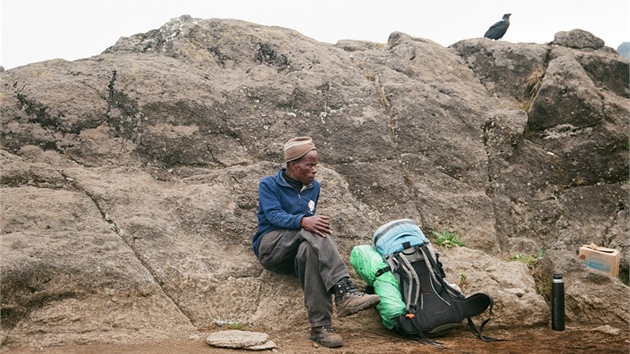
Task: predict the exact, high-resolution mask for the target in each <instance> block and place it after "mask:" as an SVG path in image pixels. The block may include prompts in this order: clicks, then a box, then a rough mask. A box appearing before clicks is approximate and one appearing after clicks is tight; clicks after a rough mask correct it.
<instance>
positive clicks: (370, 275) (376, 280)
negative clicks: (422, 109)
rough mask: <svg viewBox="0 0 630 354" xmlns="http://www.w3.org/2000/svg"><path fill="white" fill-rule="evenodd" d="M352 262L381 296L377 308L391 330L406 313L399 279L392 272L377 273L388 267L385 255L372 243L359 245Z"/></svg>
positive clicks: (351, 255)
mask: <svg viewBox="0 0 630 354" xmlns="http://www.w3.org/2000/svg"><path fill="white" fill-rule="evenodd" d="M350 264H352V267H354V270H355V271H356V272H357V274H358V275H359V276H360V277H361V279H363V281H365V283H366V284H367V285H368V286H371V287H372V288H374V292H375V293H376V294H377V295H378V296H380V298H381V303H380V304H378V305H377V306H376V309H377V310H378V312H379V313H380V315H381V319H382V320H383V325H384V326H385V327H386V328H387V329H390V330H391V329H392V328H394V326H395V325H396V322H397V321H398V316H401V315H404V314H405V310H406V307H405V302H404V301H403V300H402V296H401V294H400V289H399V288H398V281H397V280H396V278H395V277H394V275H393V274H392V272H388V271H386V272H380V273H382V274H380V275H378V276H377V275H376V274H377V273H379V270H382V269H384V268H387V267H388V266H387V263H386V262H385V260H383V256H381V255H380V254H378V252H376V250H375V249H374V248H373V247H372V246H370V245H359V246H355V247H354V248H353V249H352V251H351V252H350Z"/></svg>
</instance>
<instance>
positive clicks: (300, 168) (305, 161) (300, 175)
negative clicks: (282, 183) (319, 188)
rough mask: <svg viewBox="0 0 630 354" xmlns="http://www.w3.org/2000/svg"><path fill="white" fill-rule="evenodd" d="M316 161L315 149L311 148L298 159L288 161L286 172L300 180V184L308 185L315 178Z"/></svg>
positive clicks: (317, 160)
mask: <svg viewBox="0 0 630 354" xmlns="http://www.w3.org/2000/svg"><path fill="white" fill-rule="evenodd" d="M318 163H319V156H318V155H317V150H312V151H309V152H308V153H307V154H306V155H304V156H302V158H300V159H299V160H297V161H294V162H291V163H289V170H288V171H287V172H288V174H289V176H290V177H291V178H294V179H297V180H298V181H300V182H302V184H305V185H309V184H311V182H313V180H314V179H315V174H317V164H318Z"/></svg>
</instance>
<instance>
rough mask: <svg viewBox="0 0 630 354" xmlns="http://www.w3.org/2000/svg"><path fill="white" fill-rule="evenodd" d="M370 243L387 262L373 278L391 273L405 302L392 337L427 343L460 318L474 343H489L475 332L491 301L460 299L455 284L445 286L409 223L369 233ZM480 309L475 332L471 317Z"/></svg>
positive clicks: (435, 256) (433, 258) (419, 235)
mask: <svg viewBox="0 0 630 354" xmlns="http://www.w3.org/2000/svg"><path fill="white" fill-rule="evenodd" d="M373 242H374V247H375V249H376V251H377V252H378V253H379V254H380V255H381V256H382V257H383V258H384V260H385V261H386V263H387V267H385V268H383V269H380V270H379V271H378V272H377V273H376V276H377V277H378V276H380V275H382V274H384V273H385V272H392V273H393V274H394V276H395V277H396V279H397V280H398V285H399V289H400V293H401V296H402V299H403V301H404V303H405V307H406V308H405V314H401V315H399V316H398V318H397V320H396V323H395V325H394V328H393V329H394V330H395V331H396V332H398V333H400V334H402V335H406V336H412V337H416V338H417V339H420V340H421V341H429V342H430V340H428V339H427V337H436V336H440V335H443V334H445V333H447V332H449V331H450V330H451V329H453V328H454V327H456V326H459V325H460V324H461V322H462V321H463V320H464V319H466V320H467V321H468V326H469V327H470V330H471V331H472V332H473V333H474V334H475V335H476V336H477V337H478V338H479V339H481V340H484V341H491V340H494V339H493V338H489V337H485V336H483V335H482V333H481V332H482V331H483V328H484V327H485V325H486V324H487V323H488V321H489V320H490V317H491V316H492V307H493V300H492V298H491V297H490V296H488V295H486V294H483V293H477V294H474V295H471V296H469V297H466V296H464V294H463V293H462V292H461V290H460V289H459V287H458V286H457V285H455V284H451V283H448V282H447V281H446V280H445V279H444V278H445V277H446V275H445V274H444V270H443V268H442V263H440V261H439V256H440V255H439V253H436V252H435V251H434V250H433V248H432V247H431V244H430V242H429V240H428V239H427V238H426V237H425V236H424V234H423V233H422V231H421V230H420V228H419V227H418V225H417V224H416V222H415V221H413V220H411V219H400V220H394V221H391V222H389V223H387V224H385V225H382V226H381V227H379V228H378V229H377V230H376V232H374V237H373ZM486 309H488V310H489V316H488V319H486V320H485V321H483V323H482V324H481V325H480V326H479V327H477V326H476V325H475V324H474V322H473V321H472V317H475V316H478V315H480V314H482V313H484V312H485V311H486Z"/></svg>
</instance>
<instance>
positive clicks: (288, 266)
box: [258, 229, 349, 327]
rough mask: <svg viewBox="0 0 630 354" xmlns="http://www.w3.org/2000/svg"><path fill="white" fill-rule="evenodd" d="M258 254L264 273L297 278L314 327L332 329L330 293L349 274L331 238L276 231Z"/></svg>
mask: <svg viewBox="0 0 630 354" xmlns="http://www.w3.org/2000/svg"><path fill="white" fill-rule="evenodd" d="M258 254H259V257H258V259H259V260H260V264H261V265H262V266H263V267H264V268H265V269H268V270H271V271H274V272H277V273H290V274H291V273H292V274H296V275H297V276H298V278H299V279H300V285H301V286H302V289H303V290H304V306H306V309H307V311H308V321H309V323H310V324H311V327H315V326H327V325H332V313H333V307H332V295H331V293H330V292H329V290H330V289H332V287H333V286H334V285H335V284H336V283H337V282H338V281H339V280H341V279H342V278H343V277H349V273H348V269H347V268H346V265H345V264H344V263H343V260H342V259H341V256H340V255H339V251H338V250H337V245H336V244H335V241H334V240H333V239H332V237H331V236H327V237H325V238H324V237H321V236H318V235H316V234H314V233H312V232H309V231H306V230H304V229H301V230H273V231H269V232H267V233H266V234H264V235H263V236H262V240H261V242H260V247H259V249H258Z"/></svg>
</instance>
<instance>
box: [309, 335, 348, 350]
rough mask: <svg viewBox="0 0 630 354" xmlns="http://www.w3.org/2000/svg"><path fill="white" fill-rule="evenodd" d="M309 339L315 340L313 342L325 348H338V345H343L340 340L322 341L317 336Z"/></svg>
mask: <svg viewBox="0 0 630 354" xmlns="http://www.w3.org/2000/svg"><path fill="white" fill-rule="evenodd" d="M311 340H312V341H313V342H315V343H319V344H321V345H322V346H324V347H326V348H339V347H341V346H343V342H341V341H340V342H332V343H329V342H322V341H320V340H319V339H318V338H317V337H311Z"/></svg>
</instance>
